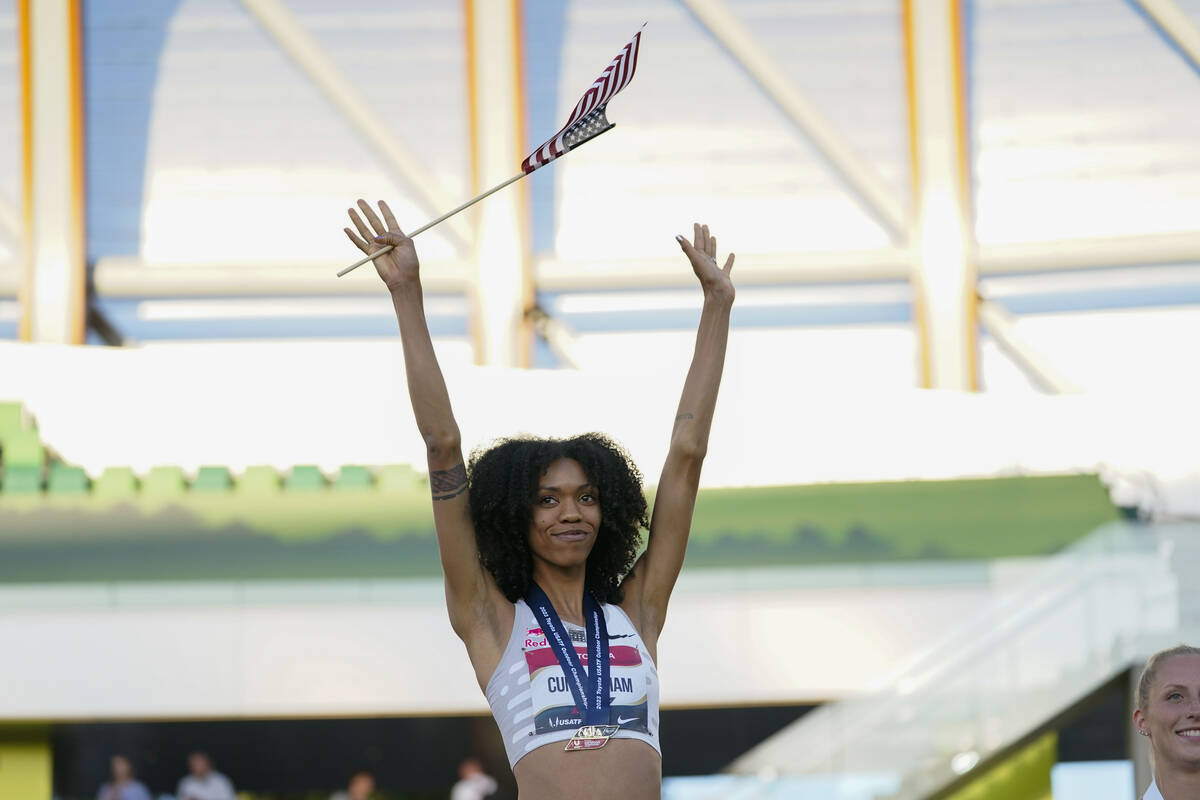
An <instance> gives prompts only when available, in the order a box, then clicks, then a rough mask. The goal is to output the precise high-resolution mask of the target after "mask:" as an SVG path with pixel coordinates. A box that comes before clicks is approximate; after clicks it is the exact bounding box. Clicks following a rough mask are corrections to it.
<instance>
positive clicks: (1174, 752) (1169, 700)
mask: <svg viewBox="0 0 1200 800" xmlns="http://www.w3.org/2000/svg"><path fill="white" fill-rule="evenodd" d="M1133 722H1134V724H1135V725H1136V726H1137V727H1138V730H1140V731H1144V732H1145V733H1147V734H1149V736H1150V742H1151V744H1152V745H1153V747H1154V757H1155V760H1156V763H1157V764H1159V765H1172V766H1175V767H1184V768H1188V769H1200V656H1194V655H1180V656H1173V657H1171V658H1169V659H1167V660H1166V661H1164V662H1163V663H1162V664H1161V665H1160V666H1159V667H1158V674H1157V675H1155V676H1154V684H1153V685H1152V686H1151V687H1150V699H1149V701H1148V702H1147V703H1146V708H1144V709H1142V708H1139V709H1138V710H1137V711H1135V712H1133ZM1160 768H1161V767H1160Z"/></svg>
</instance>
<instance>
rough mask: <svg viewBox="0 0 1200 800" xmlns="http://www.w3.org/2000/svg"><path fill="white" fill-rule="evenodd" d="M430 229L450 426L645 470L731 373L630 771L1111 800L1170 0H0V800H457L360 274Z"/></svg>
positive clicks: (398, 383) (1176, 560)
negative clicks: (137, 789) (616, 69)
mask: <svg viewBox="0 0 1200 800" xmlns="http://www.w3.org/2000/svg"><path fill="white" fill-rule="evenodd" d="M643 23H646V27H645V31H644V34H643V36H644V39H643V43H642V49H641V52H640V55H639V65H638V73H637V76H636V78H635V80H634V81H633V83H632V84H631V85H630V86H629V87H628V88H627V89H625V90H624V91H623V92H622V94H621V95H620V96H618V97H617V98H615V99H614V101H613V105H612V107H611V108H610V109H609V117H610V119H612V120H613V121H614V122H615V123H616V124H617V127H616V128H615V129H614V130H613V131H612V132H610V133H608V134H606V135H605V136H604V137H603V138H599V139H597V140H595V141H594V142H590V143H588V144H587V145H586V146H585V147H582V148H580V149H579V150H577V151H575V152H572V153H571V154H569V155H568V156H566V157H564V158H562V159H559V160H558V161H555V162H553V163H552V164H551V165H549V166H548V167H545V168H543V169H541V170H539V171H538V172H536V173H534V174H533V175H531V176H530V177H529V178H527V179H525V180H522V181H519V182H518V183H516V184H515V185H513V186H511V187H509V188H508V189H506V190H504V191H503V192H500V193H498V194H496V195H494V196H493V197H491V198H489V199H487V200H486V201H484V202H483V203H481V204H479V205H478V206H477V207H475V208H473V209H471V210H470V211H468V212H466V213H464V214H461V215H459V216H456V217H453V218H451V219H450V220H448V221H447V222H445V223H443V224H441V225H439V226H437V227H435V228H433V229H431V230H429V231H428V232H426V233H423V234H421V236H420V237H419V238H418V239H417V244H418V249H419V250H420V253H421V256H422V274H423V281H424V284H425V286H426V292H427V299H426V306H427V312H428V315H429V319H430V324H431V328H432V332H433V335H434V341H435V347H436V350H437V353H438V356H439V359H440V360H441V363H442V365H443V368H444V369H445V371H446V374H447V381H448V383H449V387H450V392H451V396H452V398H453V401H454V405H455V411H456V415H457V417H458V419H459V422H460V424H461V425H462V428H463V435H464V443H465V444H466V445H467V446H477V445H481V444H486V443H487V442H489V441H491V440H493V439H495V438H497V437H501V436H504V435H507V434H512V433H516V432H522V431H531V432H537V433H542V434H547V435H565V434H572V433H577V432H582V431H585V430H602V431H606V432H608V433H609V434H611V435H612V436H613V437H614V438H616V439H617V440H619V441H621V442H623V443H624V444H625V445H626V446H627V447H628V448H629V450H630V452H631V453H632V454H633V456H634V458H635V460H636V461H637V463H638V464H639V465H641V467H642V469H643V471H644V472H645V473H646V475H647V476H648V477H649V478H650V483H651V486H649V487H648V488H649V491H651V492H653V488H654V487H653V485H652V484H653V481H654V478H655V476H656V473H657V469H658V465H660V464H661V463H662V460H663V457H664V455H665V452H666V447H667V444H668V434H669V430H670V419H671V416H672V413H673V408H674V405H673V404H674V401H675V398H676V397H677V396H678V390H679V387H680V385H681V383H682V379H683V375H684V371H685V369H686V366H687V360H688V358H689V357H690V348H691V340H692V337H693V329H694V324H695V320H696V319H697V317H698V312H699V308H700V295H699V292H698V291H697V290H696V288H695V287H694V285H692V281H693V280H694V278H693V276H692V275H691V272H690V270H689V268H688V265H687V264H686V262H685V261H684V260H683V259H682V258H681V257H680V256H679V254H678V248H677V245H676V244H675V243H674V242H673V237H674V235H675V234H676V233H686V232H687V231H688V230H690V226H691V223H692V222H693V221H694V220H699V221H702V222H707V223H709V224H710V225H711V226H712V228H713V230H714V232H715V233H717V235H718V236H719V237H720V242H721V246H722V249H730V250H733V251H735V252H736V253H737V258H738V260H737V265H736V267H735V270H734V278H735V282H736V284H737V286H738V299H737V304H736V307H735V311H734V316H733V329H732V333H731V338H730V350H729V355H728V359H727V365H726V375H725V380H724V384H723V387H722V390H721V400H720V403H719V405H718V409H717V419H716V423H715V425H714V430H713V434H712V441H711V443H710V447H709V451H708V460H707V462H706V465H705V470H704V477H703V482H702V491H701V496H700V499H699V502H698V506H697V511H696V517H695V521H694V527H693V531H692V535H691V540H690V544H689V552H688V559H687V562H686V564H685V569H684V573H683V575H682V577H681V580H680V584H679V587H678V589H677V592H676V594H675V595H674V597H673V600H672V606H671V614H670V621H669V623H668V625H667V628H666V630H665V633H664V638H663V639H662V642H661V647H660V663H659V664H658V665H657V666H658V669H659V672H660V674H661V675H662V681H663V686H662V702H663V709H664V710H663V718H662V738H663V746H664V760H663V771H664V788H663V794H664V797H666V798H669V799H670V800H700V799H701V798H704V799H705V800H708V799H709V798H742V799H744V800H758V799H762V800H766V799H767V798H796V799H797V800H808V799H809V798H812V799H814V800H817V799H820V800H827V799H828V798H843V799H845V800H883V799H884V798H887V799H888V800H901V799H902V798H903V799H904V800H909V799H912V800H917V799H918V798H958V799H961V800H968V798H969V799H970V800H990V799H991V798H1005V799H1006V800H1044V798H1050V797H1053V798H1055V800H1064V799H1066V800H1071V798H1085V797H1086V798H1088V799H1089V800H1118V799H1119V800H1129V799H1130V798H1133V797H1134V796H1135V790H1136V791H1137V792H1139V794H1138V795H1137V796H1140V791H1141V790H1142V789H1144V788H1145V786H1146V784H1147V783H1148V782H1149V777H1150V773H1149V764H1148V760H1147V751H1146V747H1145V743H1144V742H1143V741H1141V740H1139V737H1136V736H1132V735H1130V734H1131V733H1132V731H1131V729H1130V725H1129V712H1130V708H1131V705H1130V704H1131V682H1132V681H1133V680H1135V678H1136V675H1137V673H1138V670H1139V669H1140V666H1141V665H1142V663H1143V662H1144V660H1145V658H1146V657H1147V656H1148V655H1149V654H1150V653H1152V652H1154V651H1155V650H1157V649H1159V648H1161V647H1165V646H1169V645H1173V644H1176V643H1178V642H1181V641H1188V642H1191V643H1193V644H1196V643H1200V590H1198V589H1197V587H1196V581H1195V579H1194V573H1195V571H1196V568H1197V566H1200V522H1198V521H1197V520H1200V464H1198V462H1197V457H1196V453H1198V452H1200V425H1197V424H1196V408H1198V407H1200V367H1198V366H1197V358H1196V356H1195V353H1194V350H1195V345H1194V343H1195V342H1196V341H1197V339H1198V337H1200V1H1198V0H1129V1H1128V2H1123V1H1122V0H1070V1H1069V2H1068V1H1067V0H946V2H933V0H795V1H794V2H771V1H769V0H637V1H636V2H634V0H610V1H609V2H605V3H597V2H589V1H588V0H561V2H552V1H551V0H509V1H508V2H505V1H504V0H491V1H489V0H463V1H462V2H457V1H456V2H441V0H388V1H387V2H383V0H337V1H336V2H335V0H0V142H3V145H4V146H3V147H2V148H0V798H4V800H8V799H9V798H12V799H13V800H48V799H49V798H51V797H55V798H62V799H63V800H72V799H73V798H82V797H93V796H95V794H96V788H97V787H98V786H99V785H100V784H101V783H102V782H103V781H104V780H105V779H106V777H107V770H108V758H109V757H110V756H112V755H114V754H117V753H122V754H125V755H127V756H128V757H129V758H130V759H131V761H132V762H133V763H134V766H135V767H136V769H137V771H138V774H139V776H140V777H141V779H142V780H143V781H144V782H145V783H146V784H147V785H148V786H149V787H150V788H151V789H152V790H153V792H154V793H155V795H161V794H169V793H170V792H172V791H174V787H175V785H176V782H177V781H178V779H179V777H180V776H181V775H182V773H183V771H184V768H185V767H184V759H185V757H186V755H187V753H188V752H189V751H191V750H193V749H201V750H204V751H207V752H208V753H210V754H211V755H212V756H213V757H214V759H215V761H216V763H217V766H218V768H220V769H221V770H222V771H223V772H225V773H227V774H229V775H230V777H231V778H232V779H233V780H234V782H235V783H236V785H237V787H238V788H239V790H240V791H241V792H242V796H244V797H246V798H263V799H265V798H279V800H283V799H284V798H301V797H318V796H320V797H323V796H326V795H327V794H328V792H330V791H332V790H334V789H335V788H338V787H339V786H341V785H344V781H345V778H346V776H347V775H349V774H350V772H351V771H352V770H353V769H358V768H365V769H369V770H371V771H372V772H373V773H374V774H375V776H376V778H377V781H378V784H379V788H380V795H379V796H380V797H386V798H395V799H397V800H399V799H400V798H427V797H444V796H446V790H447V788H448V787H449V785H450V783H452V782H453V779H454V769H455V765H456V764H457V763H458V762H459V761H460V760H461V759H462V758H465V757H467V756H474V757H477V758H479V759H481V760H482V761H483V763H484V764H485V766H486V767H487V768H488V769H489V771H491V772H492V773H493V774H495V775H497V777H498V778H500V781H501V791H500V794H499V795H498V796H501V797H515V787H514V784H513V783H512V780H511V774H510V773H509V772H508V767H507V763H506V761H505V757H504V748H503V745H502V743H501V742H500V740H499V737H498V733H497V732H496V729H495V725H494V724H493V723H492V721H491V719H490V717H489V716H488V715H487V706H486V703H485V701H484V698H483V697H482V695H481V694H480V693H479V692H478V690H477V688H476V686H475V683H474V679H473V675H472V673H471V671H470V668H469V665H468V663H467V660H466V658H465V657H464V653H463V649H462V646H461V644H460V643H459V642H458V641H457V640H456V639H455V638H454V636H453V634H452V632H451V630H450V627H449V625H448V621H447V618H446V612H445V608H444V603H443V597H442V584H441V578H440V571H439V566H438V562H437V549H436V545H435V542H434V538H433V531H432V521H431V514H430V511H429V508H428V505H429V501H428V486H427V479H426V476H425V475H424V470H425V466H424V451H423V444H422V442H421V441H420V438H419V436H418V434H417V431H416V429H415V426H414V424H413V421H412V418H411V412H410V411H409V406H408V400H407V391H406V389H405V386H404V373H403V361H402V353H401V349H400V344H399V341H398V338H397V337H396V335H395V320H394V317H393V313H392V309H391V307H390V303H389V302H388V298H387V295H386V292H384V291H383V290H382V287H381V286H380V285H379V281H378V280H377V278H376V276H374V275H373V274H371V272H372V271H371V269H370V268H369V267H364V268H362V269H359V270H357V271H355V272H353V273H351V274H350V275H348V276H346V277H344V278H336V277H334V276H335V273H336V272H337V270H338V269H340V268H342V267H343V266H345V265H346V264H348V263H350V262H351V261H353V260H355V259H356V258H357V257H358V255H359V254H358V253H357V251H355V250H354V249H353V248H352V247H351V246H350V245H349V243H348V242H347V241H346V240H345V237H344V235H343V234H342V232H341V230H340V229H341V228H342V227H343V225H344V224H345V211H346V208H347V207H348V206H350V205H351V204H352V203H353V202H354V201H355V200H356V199H357V198H359V197H362V198H366V199H368V200H371V201H375V200H377V199H379V198H384V199H387V200H388V202H389V203H390V204H391V205H392V207H393V208H394V209H395V210H396V212H397V216H398V217H399V218H400V219H401V220H402V221H403V224H404V225H406V226H407V227H409V228H415V227H416V226H417V225H419V224H421V223H423V222H425V221H427V220H430V219H433V218H434V217H436V216H437V215H439V214H441V213H442V212H444V211H446V210H448V209H450V208H452V207H454V206H456V205H458V204H459V203H460V202H462V201H463V200H465V199H467V198H469V197H471V196H472V195H474V194H476V193H477V192H478V191H482V190H483V189H486V188H487V187H489V186H491V185H494V184H496V183H498V182H499V181H501V180H504V179H506V178H508V177H510V176H511V175H513V174H514V173H515V172H516V171H517V170H518V168H519V165H520V162H521V160H522V159H523V158H524V157H525V156H526V155H527V154H528V152H529V151H530V149H531V148H534V147H536V146H537V145H538V144H540V143H541V142H542V141H543V140H544V139H545V137H546V136H548V135H550V134H551V133H553V132H554V131H555V130H557V129H558V128H559V127H560V126H561V125H562V123H563V121H564V120H565V119H566V115H567V113H568V111H569V109H570V108H571V107H573V105H574V103H575V101H576V100H577V98H578V95H579V94H580V92H581V91H582V90H583V89H584V88H586V86H587V85H588V82H589V81H591V80H592V79H593V78H594V76H595V74H596V72H597V71H598V69H599V68H600V67H602V65H603V64H604V63H606V61H607V60H608V59H609V58H610V57H611V56H612V52H613V51H614V50H615V48H616V47H618V46H619V45H620V44H621V43H623V42H625V41H627V40H628V38H629V36H630V35H631V34H632V33H633V32H634V31H635V30H637V29H638V27H639V26H641V25H642V24H643Z"/></svg>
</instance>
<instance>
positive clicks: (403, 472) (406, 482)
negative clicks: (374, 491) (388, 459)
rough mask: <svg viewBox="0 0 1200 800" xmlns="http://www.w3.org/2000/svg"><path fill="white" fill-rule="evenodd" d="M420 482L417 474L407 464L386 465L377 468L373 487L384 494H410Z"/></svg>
mask: <svg viewBox="0 0 1200 800" xmlns="http://www.w3.org/2000/svg"><path fill="white" fill-rule="evenodd" d="M420 482H421V481H420V479H419V478H418V477H417V473H416V472H415V471H414V470H413V468H412V467H410V466H409V465H408V464H388V465H387V466H384V467H380V468H379V472H378V473H376V480H375V485H376V486H378V487H379V489H380V491H384V492H411V491H412V490H413V489H415V488H417V486H418V485H419V484H420Z"/></svg>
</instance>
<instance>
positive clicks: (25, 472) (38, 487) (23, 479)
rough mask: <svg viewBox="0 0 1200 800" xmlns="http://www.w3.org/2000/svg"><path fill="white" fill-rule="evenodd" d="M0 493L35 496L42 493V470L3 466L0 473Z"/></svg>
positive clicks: (39, 468)
mask: <svg viewBox="0 0 1200 800" xmlns="http://www.w3.org/2000/svg"><path fill="white" fill-rule="evenodd" d="M0 491H3V492H4V493H5V494H37V493H39V492H41V491H42V468H41V467H31V466H27V465H17V466H11V467H10V466H8V465H5V467H4V469H3V471H0Z"/></svg>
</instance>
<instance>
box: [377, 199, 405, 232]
mask: <svg viewBox="0 0 1200 800" xmlns="http://www.w3.org/2000/svg"><path fill="white" fill-rule="evenodd" d="M379 210H380V211H382V212H383V221H384V222H386V223H387V227H388V230H389V231H400V233H404V231H401V230H400V225H399V224H398V223H397V222H396V217H395V215H394V214H392V210H391V209H390V208H388V204H387V203H385V202H383V201H382V200H380V201H379Z"/></svg>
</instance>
